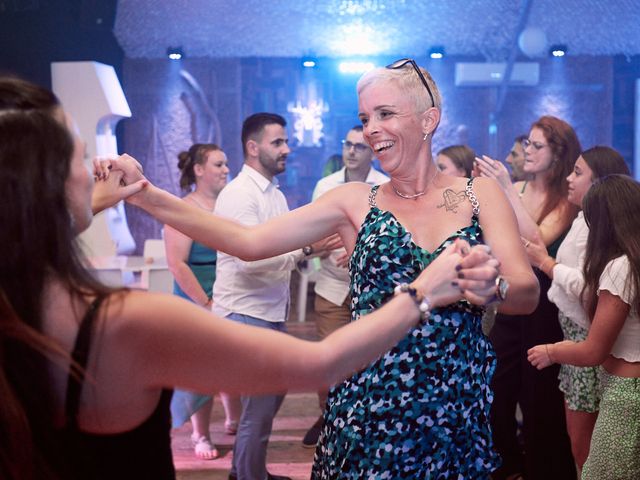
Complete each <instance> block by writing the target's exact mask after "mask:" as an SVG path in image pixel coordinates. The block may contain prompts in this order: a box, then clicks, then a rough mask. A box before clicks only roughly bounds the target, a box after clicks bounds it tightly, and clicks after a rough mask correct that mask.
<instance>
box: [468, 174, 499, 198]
mask: <svg viewBox="0 0 640 480" xmlns="http://www.w3.org/2000/svg"><path fill="white" fill-rule="evenodd" d="M473 191H474V193H475V194H476V195H478V196H479V197H480V198H489V199H493V198H504V196H505V195H504V192H503V191H502V188H500V184H499V183H498V182H497V181H496V180H494V179H493V178H487V177H474V179H473Z"/></svg>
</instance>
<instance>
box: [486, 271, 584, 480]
mask: <svg viewBox="0 0 640 480" xmlns="http://www.w3.org/2000/svg"><path fill="white" fill-rule="evenodd" d="M534 270H535V273H536V276H537V277H538V280H539V282H540V292H541V295H540V302H539V304H538V307H537V308H536V310H535V311H534V312H533V313H532V314H531V315H498V316H497V317H496V322H495V325H494V327H493V329H492V330H491V333H490V334H489V338H490V339H491V342H492V343H493V346H494V348H495V350H496V353H497V356H498V365H497V368H496V372H495V375H494V377H493V382H492V388H493V392H494V400H493V405H492V408H491V426H492V429H493V440H494V443H495V447H496V449H497V450H498V453H500V456H501V457H502V466H501V467H500V468H499V469H498V470H497V471H496V472H494V474H493V475H492V477H493V478H494V479H495V480H501V479H504V478H506V477H507V476H509V475H511V474H513V473H518V472H520V473H522V474H523V475H524V477H525V479H526V480H575V478H576V469H575V463H574V460H573V456H572V454H571V443H570V440H569V435H568V434H567V427H566V421H565V414H564V400H563V395H562V392H560V390H559V389H558V371H559V369H560V367H559V365H553V366H551V367H547V368H545V369H543V370H536V369H535V368H534V367H532V366H531V364H530V363H529V362H528V361H527V350H528V349H529V348H531V347H533V346H534V345H539V344H544V343H553V342H558V341H561V340H562V339H563V336H562V330H561V329H560V325H559V323H558V309H557V308H556V306H555V305H554V304H552V303H551V302H549V300H548V299H547V290H548V289H549V286H550V284H551V282H550V280H549V279H548V278H547V276H546V275H545V274H544V273H541V272H540V271H539V270H537V269H534ZM517 403H519V404H520V408H521V409H522V416H523V436H524V452H522V450H521V448H520V445H519V444H518V441H517V438H516V430H517V425H516V420H515V411H516V404H517Z"/></svg>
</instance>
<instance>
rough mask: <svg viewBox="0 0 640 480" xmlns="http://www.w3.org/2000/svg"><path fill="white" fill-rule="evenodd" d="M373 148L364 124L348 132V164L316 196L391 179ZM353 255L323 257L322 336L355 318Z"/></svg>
mask: <svg viewBox="0 0 640 480" xmlns="http://www.w3.org/2000/svg"><path fill="white" fill-rule="evenodd" d="M372 161H373V150H371V147H369V145H367V143H366V142H365V140H364V136H363V133H362V126H361V125H357V126H355V127H353V128H352V129H351V130H349V132H348V133H347V136H346V138H345V139H344V140H343V141H342V162H343V164H344V166H343V167H342V168H341V169H340V170H338V171H337V172H335V173H333V174H331V175H328V176H326V177H324V178H322V179H320V180H319V181H318V183H317V185H316V188H315V189H314V191H313V200H316V199H317V198H318V197H320V196H321V195H322V194H324V193H325V192H327V191H329V190H331V189H333V188H336V187H338V186H340V185H343V184H345V183H347V182H366V183H368V184H369V185H378V184H381V183H385V182H388V181H389V177H387V176H386V175H384V174H383V173H380V172H378V171H377V170H375V169H374V168H372V167H371V162H372ZM348 260H349V258H348V256H347V252H346V250H345V249H344V248H340V249H337V250H333V251H332V252H331V253H330V254H329V255H328V256H326V257H324V258H322V259H321V260H320V265H321V268H320V271H319V272H318V276H317V279H316V285H315V293H316V296H315V304H314V307H315V313H316V315H315V319H316V329H317V332H318V336H319V337H320V338H325V337H326V336H327V335H329V334H330V333H331V332H333V331H334V330H337V329H338V328H340V327H342V326H343V325H346V324H347V323H349V321H350V320H351V310H350V306H349V302H350V299H349V272H348V270H347V262H348ZM318 400H319V402H320V410H324V407H325V403H326V402H327V392H326V391H321V392H318ZM322 422H323V417H322V415H321V416H320V418H318V420H317V421H316V423H315V424H314V425H313V426H312V427H311V428H310V429H309V431H308V432H307V433H306V434H305V436H304V438H303V439H302V446H303V447H306V448H315V446H316V443H317V442H318V437H319V435H320V429H321V428H322Z"/></svg>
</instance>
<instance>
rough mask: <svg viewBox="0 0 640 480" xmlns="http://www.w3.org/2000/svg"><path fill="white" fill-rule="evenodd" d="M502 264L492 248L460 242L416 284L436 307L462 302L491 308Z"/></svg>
mask: <svg viewBox="0 0 640 480" xmlns="http://www.w3.org/2000/svg"><path fill="white" fill-rule="evenodd" d="M499 269H500V262H499V261H498V260H497V259H496V258H495V257H494V256H493V255H492V253H491V249H490V247H489V246H488V245H475V246H473V247H471V246H470V245H469V243H468V242H466V241H465V240H461V239H458V240H456V241H455V242H453V243H452V244H450V245H449V246H448V247H447V248H445V249H444V250H443V252H442V253H441V254H440V255H438V257H437V258H436V259H435V260H434V261H433V262H431V263H430V264H429V266H428V267H427V268H426V269H425V270H424V271H423V272H422V273H421V274H420V276H418V278H416V280H414V281H413V282H412V286H413V287H414V288H416V289H417V290H418V291H419V292H421V293H422V294H423V295H426V296H427V297H428V298H429V300H430V302H431V304H432V305H433V306H444V305H448V304H451V303H454V302H457V301H459V300H462V299H466V300H467V301H469V302H470V303H472V304H474V305H487V304H489V303H491V302H492V301H494V299H495V298H496V288H497V287H496V278H497V277H498V275H499V273H500V272H499Z"/></svg>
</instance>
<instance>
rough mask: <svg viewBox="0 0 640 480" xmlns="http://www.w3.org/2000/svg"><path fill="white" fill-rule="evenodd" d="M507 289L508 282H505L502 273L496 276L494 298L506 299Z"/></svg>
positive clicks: (501, 300)
mask: <svg viewBox="0 0 640 480" xmlns="http://www.w3.org/2000/svg"><path fill="white" fill-rule="evenodd" d="M508 291H509V282H507V281H506V280H505V279H504V278H503V277H502V275H498V276H497V277H496V300H499V301H500V302H504V301H505V300H506V299H507V292H508Z"/></svg>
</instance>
